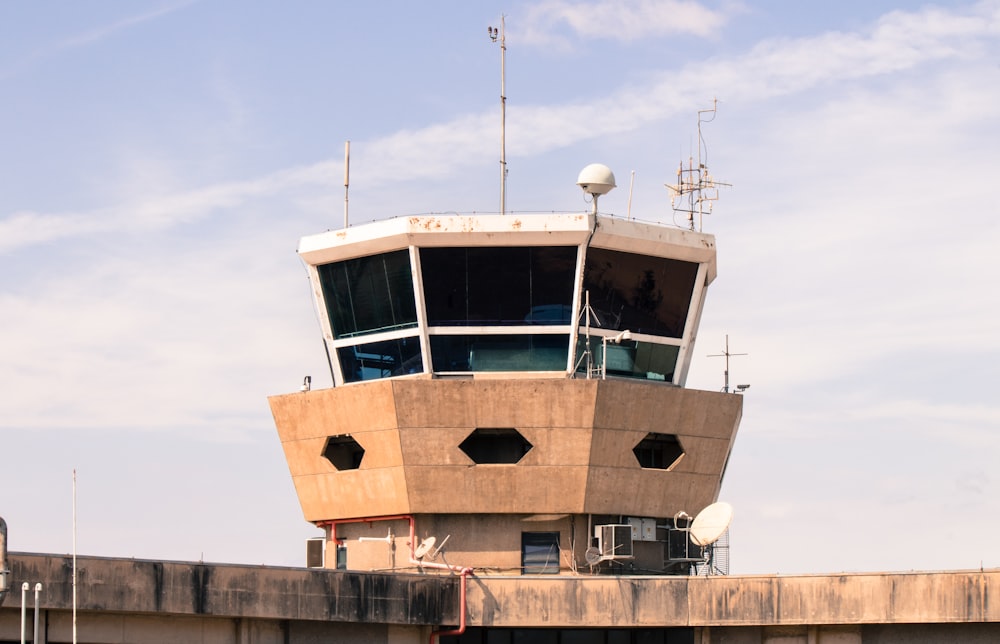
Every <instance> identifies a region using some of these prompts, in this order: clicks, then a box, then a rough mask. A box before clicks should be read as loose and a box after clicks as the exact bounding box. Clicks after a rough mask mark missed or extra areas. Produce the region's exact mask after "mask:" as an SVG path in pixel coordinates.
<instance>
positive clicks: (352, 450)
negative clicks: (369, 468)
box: [323, 434, 365, 471]
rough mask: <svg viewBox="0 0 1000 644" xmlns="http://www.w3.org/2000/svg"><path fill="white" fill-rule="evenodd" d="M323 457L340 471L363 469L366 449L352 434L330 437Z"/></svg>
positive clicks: (324, 447)
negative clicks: (362, 462) (362, 463)
mask: <svg viewBox="0 0 1000 644" xmlns="http://www.w3.org/2000/svg"><path fill="white" fill-rule="evenodd" d="M323 456H324V457H325V458H326V460H328V461H330V463H331V464H332V465H333V466H334V467H335V468H337V469H338V470H341V471H343V470H356V469H358V468H359V467H361V459H363V458H364V457H365V448H364V447H361V445H359V444H358V441H356V440H354V438H353V437H352V436H351V435H350V434H341V435H339V436H330V437H329V438H327V439H326V445H324V446H323Z"/></svg>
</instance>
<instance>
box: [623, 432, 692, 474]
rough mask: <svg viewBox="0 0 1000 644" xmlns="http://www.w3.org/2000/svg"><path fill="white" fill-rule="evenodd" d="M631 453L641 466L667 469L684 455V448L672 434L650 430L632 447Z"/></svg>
mask: <svg viewBox="0 0 1000 644" xmlns="http://www.w3.org/2000/svg"><path fill="white" fill-rule="evenodd" d="M632 453H633V454H635V460H637V461H639V465H640V466H642V467H645V468H649V469H655V470H669V469H670V468H672V467H673V466H674V465H676V464H677V462H678V461H680V460H681V457H682V456H684V448H683V447H681V444H680V441H678V440H677V437H676V436H674V435H673V434H657V433H655V432H650V433H648V434H646V437H645V438H644V439H642V440H641V441H639V444H638V445H636V446H635V447H634V448H633V449H632Z"/></svg>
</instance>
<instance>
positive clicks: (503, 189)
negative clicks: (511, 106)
mask: <svg viewBox="0 0 1000 644" xmlns="http://www.w3.org/2000/svg"><path fill="white" fill-rule="evenodd" d="M505 17H506V16H504V15H502V14H501V15H500V29H499V30H497V28H496V27H487V31H488V32H489V34H490V40H492V41H493V42H496V41H497V38H498V37H499V39H500V214H501V215H505V214H507V134H506V131H505V128H506V125H507V69H506V68H507V34H506V30H505V28H504V18H505Z"/></svg>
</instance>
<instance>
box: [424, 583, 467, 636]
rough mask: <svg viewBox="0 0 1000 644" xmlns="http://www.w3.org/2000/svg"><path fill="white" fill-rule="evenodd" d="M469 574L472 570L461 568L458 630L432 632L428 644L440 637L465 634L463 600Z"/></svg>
mask: <svg viewBox="0 0 1000 644" xmlns="http://www.w3.org/2000/svg"><path fill="white" fill-rule="evenodd" d="M471 574H472V568H463V569H462V586H461V591H460V592H461V595H462V598H461V600H460V601H459V607H458V610H459V617H458V620H459V621H458V628H456V629H455V630H451V631H432V632H431V638H430V644H434V642H435V640H436V639H437V638H439V637H441V636H442V635H461V634H462V633H464V632H465V606H466V599H465V598H466V584H467V582H466V579H467V578H468V576H469V575H471Z"/></svg>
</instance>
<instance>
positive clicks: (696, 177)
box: [667, 99, 732, 232]
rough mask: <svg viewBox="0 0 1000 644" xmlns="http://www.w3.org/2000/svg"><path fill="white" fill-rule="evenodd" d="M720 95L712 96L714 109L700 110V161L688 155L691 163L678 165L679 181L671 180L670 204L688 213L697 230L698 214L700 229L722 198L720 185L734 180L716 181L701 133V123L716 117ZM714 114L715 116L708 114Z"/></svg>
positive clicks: (709, 121) (675, 208)
mask: <svg viewBox="0 0 1000 644" xmlns="http://www.w3.org/2000/svg"><path fill="white" fill-rule="evenodd" d="M718 104H719V101H718V99H712V109H708V110H698V164H697V165H695V160H694V159H693V158H692V157H688V164H687V167H686V168H685V167H684V162H683V161H682V162H681V163H680V164H679V165H678V167H677V183H676V184H673V185H671V184H669V183H668V184H667V190H669V191H670V207H671V208H673V210H674V212H679V213H684V214H685V215H686V216H687V220H688V228H690V229H691V230H695V221H694V219H695V215H698V232H701V229H702V221H703V219H704V217H705V215H710V214H712V202H714V201H718V200H719V186H730V185H732V184H728V183H723V182H721V181H716V180H715V179H713V178H712V175H711V174H709V172H708V146H707V145H706V143H705V138H704V137H703V136H702V134H701V124H702V123H711V122H712V121H714V120H715V114H716V111H717V109H718ZM706 114H711V115H712V118H705V116H704V115H706Z"/></svg>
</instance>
